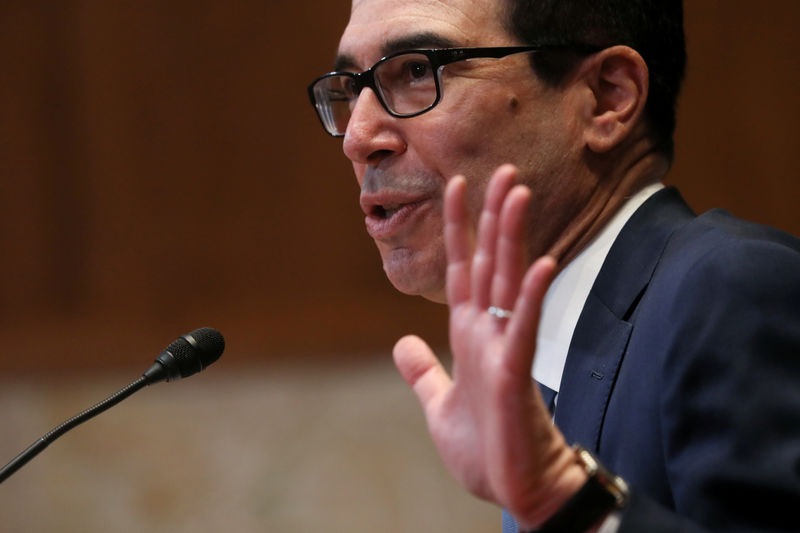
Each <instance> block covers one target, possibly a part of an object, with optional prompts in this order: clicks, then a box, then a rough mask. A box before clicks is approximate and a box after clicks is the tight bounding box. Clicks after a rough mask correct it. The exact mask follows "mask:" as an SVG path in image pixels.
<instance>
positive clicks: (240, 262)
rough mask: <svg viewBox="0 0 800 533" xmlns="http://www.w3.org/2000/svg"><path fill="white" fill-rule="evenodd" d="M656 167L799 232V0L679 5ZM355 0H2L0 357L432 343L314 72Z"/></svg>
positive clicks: (240, 353) (55, 362) (698, 201)
mask: <svg viewBox="0 0 800 533" xmlns="http://www.w3.org/2000/svg"><path fill="white" fill-rule="evenodd" d="M686 4H687V5H686V30H687V36H688V44H689V55H690V58H689V71H688V78H687V82H686V85H685V89H684V93H683V98H682V103H681V107H680V113H679V125H678V134H677V154H678V155H677V162H676V165H675V167H674V169H673V172H672V174H671V176H670V183H673V184H677V185H679V186H680V187H681V189H682V190H683V192H684V195H685V196H686V198H687V199H688V201H689V202H690V204H691V205H692V206H693V207H695V208H696V209H698V210H705V209H708V208H710V207H713V206H721V207H725V208H727V209H729V210H731V211H733V212H734V213H736V214H737V215H740V216H742V217H745V218H749V219H753V220H756V221H759V222H762V223H766V224H770V225H774V226H777V227H779V228H781V229H784V230H787V231H789V232H792V233H794V234H800V214H799V213H798V209H797V204H798V192H799V189H800V187H799V186H798V168H799V167H800V163H798V155H800V140H799V138H798V134H797V127H798V124H800V102H798V98H797V93H798V81H799V77H800V76H799V75H800V72H798V64H799V62H798V60H797V50H798V49H800V32H797V31H796V28H797V21H798V20H800V17H798V15H800V2H795V1H794V0H764V1H762V2H759V3H757V4H753V3H739V2H726V1H724V0H690V1H689V2H686ZM348 13H349V2H347V1H336V2H333V1H331V0H305V1H302V2H295V1H289V0H266V1H263V0H262V1H244V0H239V1H229V2H219V1H217V0H191V1H189V0H171V1H168V2H164V1H161V0H158V1H155V0H137V1H133V0H117V1H114V2H105V1H100V0H95V1H92V0H51V1H43V0H5V1H4V2H2V3H1V4H0V57H2V58H3V61H2V62H0V68H1V69H2V77H1V78H0V256H1V259H0V338H2V339H3V345H2V355H0V372H2V375H4V376H5V377H11V376H14V375H17V374H20V373H31V372H34V373H44V372H49V371H55V372H77V371H81V370H85V369H98V370H103V369H109V368H112V367H118V366H129V365H133V366H140V367H142V369H144V367H146V365H147V364H149V362H150V361H151V360H152V357H154V356H155V355H157V353H158V352H159V351H160V350H161V349H162V348H163V347H164V346H165V345H166V344H167V343H169V342H170V341H171V340H172V339H174V338H175V337H176V336H177V335H179V334H181V333H183V332H185V331H188V330H191V329H194V328H196V327H200V326H205V325H211V326H214V327H217V328H219V329H220V330H221V331H222V332H223V333H224V334H225V336H226V338H227V340H228V350H227V353H226V355H225V357H224V361H225V363H226V364H228V365H237V364H241V363H245V362H247V363H253V362H258V361H264V360H271V361H275V360H280V359H286V360H294V359H296V358H299V357H309V356H318V357H352V356H353V355H358V354H362V353H369V352H375V351H383V352H388V350H389V349H390V348H391V345H392V344H393V342H394V340H395V339H396V338H397V337H398V336H400V335H401V334H403V333H406V332H412V331H413V332H416V333H420V334H422V335H423V336H426V337H427V338H429V339H431V340H432V341H433V342H434V343H436V344H441V343H443V342H444V341H445V321H446V315H445V309H444V308H442V307H441V306H436V305H433V304H430V303H427V302H425V301H423V300H421V299H418V298H410V297H405V296H402V295H399V294H397V293H395V292H394V291H393V290H392V289H391V287H390V285H389V284H388V282H387V281H386V280H385V279H384V277H383V273H382V271H381V268H380V261H379V258H378V254H377V252H376V251H375V250H374V246H373V245H372V243H371V241H370V239H369V238H368V237H367V235H366V233H365V231H364V229H363V222H362V216H361V214H360V210H359V208H358V204H357V186H356V183H355V180H354V179H353V177H352V174H351V171H350V168H349V164H348V162H347V160H346V159H345V157H344V156H343V155H342V154H341V150H340V142H339V141H337V140H335V139H332V138H328V137H327V136H326V135H325V134H324V133H323V132H322V130H321V128H320V127H319V124H318V122H317V119H316V117H315V115H314V113H313V111H312V110H311V108H310V106H309V105H308V102H307V97H306V92H305V87H306V84H307V83H308V82H309V81H310V80H311V79H313V78H314V77H315V76H316V75H318V74H320V73H322V72H325V71H327V70H328V69H329V67H330V64H331V61H332V57H333V53H334V51H335V47H336V43H337V41H338V36H339V33H340V31H341V29H342V28H343V27H344V25H345V24H346V21H347V16H348Z"/></svg>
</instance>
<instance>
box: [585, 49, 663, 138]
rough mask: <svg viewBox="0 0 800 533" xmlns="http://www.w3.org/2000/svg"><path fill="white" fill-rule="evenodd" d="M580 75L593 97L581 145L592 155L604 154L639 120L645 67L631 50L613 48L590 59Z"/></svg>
mask: <svg viewBox="0 0 800 533" xmlns="http://www.w3.org/2000/svg"><path fill="white" fill-rule="evenodd" d="M584 75H585V76H586V78H585V79H586V82H587V84H588V85H589V87H590V89H591V91H592V94H593V96H594V103H593V105H592V106H591V109H589V110H588V115H587V117H586V119H587V121H586V124H585V125H586V128H585V130H584V141H585V143H586V146H587V147H588V148H589V149H590V150H592V151H593V152H597V153H602V152H607V151H609V150H611V149H612V148H614V147H615V146H617V145H619V144H620V143H621V142H622V141H623V140H624V139H625V138H626V137H627V136H628V134H629V133H630V132H631V131H632V130H633V129H634V127H635V126H636V124H638V123H639V122H640V121H641V119H642V114H643V111H644V107H645V103H646V102H647V93H648V88H649V80H648V70H647V65H646V64H645V62H644V59H642V56H640V55H639V53H638V52H636V51H635V50H633V49H632V48H629V47H627V46H614V47H611V48H607V49H605V50H603V51H601V52H599V53H598V54H597V55H596V56H595V57H594V58H592V59H591V60H590V62H589V63H588V64H587V68H586V70H585V72H584Z"/></svg>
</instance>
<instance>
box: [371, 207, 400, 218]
mask: <svg viewBox="0 0 800 533" xmlns="http://www.w3.org/2000/svg"><path fill="white" fill-rule="evenodd" d="M402 207H403V204H389V205H376V206H374V207H373V208H372V212H371V213H370V214H371V215H372V216H374V217H376V218H379V219H381V220H387V219H390V218H392V217H393V216H394V215H395V214H396V213H397V212H398V211H399V210H400V209H401V208H402Z"/></svg>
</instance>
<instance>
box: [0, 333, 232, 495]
mask: <svg viewBox="0 0 800 533" xmlns="http://www.w3.org/2000/svg"><path fill="white" fill-rule="evenodd" d="M224 350H225V339H224V338H223V337H222V334H221V333H220V332H219V331H217V330H215V329H214V328H200V329H196V330H194V331H192V332H189V333H187V334H185V335H181V336H180V337H178V338H177V339H175V340H174V341H173V342H171V343H170V345H169V346H167V347H166V348H165V349H164V351H162V352H161V353H160V354H159V356H158V357H156V359H155V362H154V363H153V365H152V366H151V367H150V368H148V369H147V370H146V371H145V372H144V373H143V374H142V375H141V376H140V377H139V379H137V380H136V381H134V382H133V383H131V384H130V385H128V386H127V387H125V388H123V389H121V390H119V391H118V392H116V393H114V394H112V395H111V396H109V397H108V398H106V399H105V400H103V401H102V402H100V403H98V404H96V405H94V406H93V407H90V408H89V409H86V410H85V411H83V412H81V413H79V414H77V415H75V416H73V417H72V418H70V419H69V420H67V421H66V422H64V423H62V424H61V425H59V426H57V427H55V428H54V429H53V430H51V431H50V432H48V433H46V434H45V435H43V436H42V437H41V438H39V439H38V440H37V441H36V442H34V443H33V444H31V445H30V446H28V447H27V448H26V449H25V450H23V452H22V453H20V454H19V455H18V456H16V457H15V458H14V459H12V460H11V461H10V462H9V463H8V464H7V465H5V466H4V467H3V468H2V469H0V483H2V482H3V481H5V480H6V479H7V478H8V477H9V476H11V474H13V473H14V472H16V471H17V470H19V469H20V468H21V467H22V466H24V465H25V464H26V463H27V462H28V461H30V460H31V459H33V458H34V457H36V456H37V455H38V454H39V453H40V452H41V451H42V450H44V449H45V448H47V446H49V445H50V444H51V443H52V442H53V441H55V440H56V439H57V438H59V437H60V436H61V435H63V434H64V433H66V432H67V431H69V430H70V429H72V428H74V427H75V426H77V425H79V424H81V423H83V422H85V421H87V420H89V419H90V418H93V417H95V416H97V415H99V414H100V413H102V412H103V411H105V410H107V409H109V408H111V407H113V406H115V405H117V404H118V403H119V402H121V401H122V400H124V399H125V398H127V397H128V396H130V395H132V394H133V393H134V392H136V391H138V390H140V389H142V388H144V387H145V386H147V385H152V384H153V383H158V382H160V381H168V382H169V381H176V380H178V379H181V378H185V377H189V376H191V375H192V374H196V373H197V372H200V371H201V370H203V369H204V368H206V367H207V366H208V365H210V364H212V363H214V362H215V361H216V360H217V359H219V356H220V355H222V352H223V351H224Z"/></svg>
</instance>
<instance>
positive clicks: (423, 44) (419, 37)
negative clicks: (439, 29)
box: [333, 32, 456, 72]
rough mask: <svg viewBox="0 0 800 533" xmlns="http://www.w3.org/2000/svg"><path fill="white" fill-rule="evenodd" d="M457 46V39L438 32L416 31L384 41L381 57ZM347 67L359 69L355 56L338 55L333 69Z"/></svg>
mask: <svg viewBox="0 0 800 533" xmlns="http://www.w3.org/2000/svg"><path fill="white" fill-rule="evenodd" d="M455 46H456V43H455V41H453V40H452V39H448V38H447V37H444V36H442V35H439V34H438V33H433V32H422V33H414V34H411V35H404V36H403V37H398V38H396V39H392V40H389V41H386V42H385V43H383V45H382V46H381V57H386V56H388V55H392V54H394V53H396V52H403V51H406V50H416V49H419V48H454V47H455ZM346 69H358V65H357V64H356V60H355V58H354V57H353V56H351V55H349V54H339V55H337V56H336V61H334V63H333V70H334V71H337V72H338V71H341V70H346Z"/></svg>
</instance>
